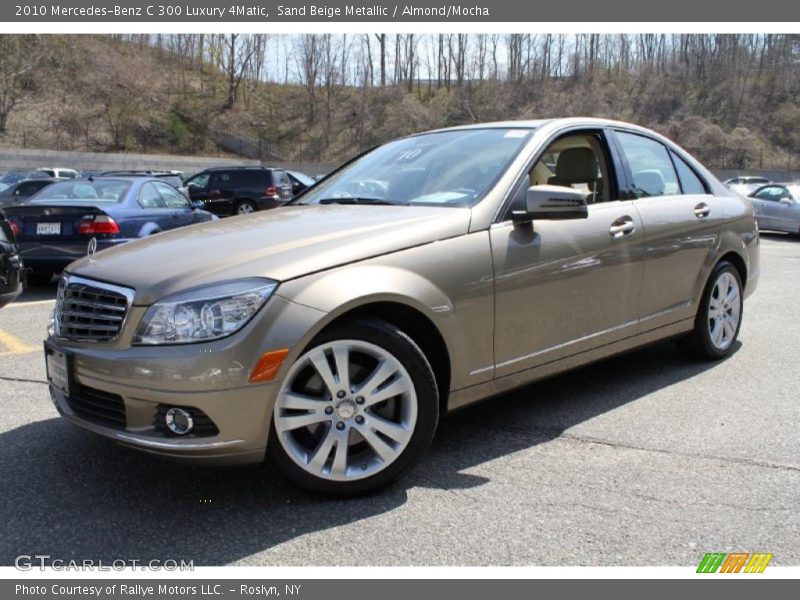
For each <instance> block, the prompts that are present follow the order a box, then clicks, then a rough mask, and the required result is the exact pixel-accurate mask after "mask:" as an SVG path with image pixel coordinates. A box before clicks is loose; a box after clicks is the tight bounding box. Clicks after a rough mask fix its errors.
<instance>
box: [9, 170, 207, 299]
mask: <svg viewBox="0 0 800 600" xmlns="http://www.w3.org/2000/svg"><path fill="white" fill-rule="evenodd" d="M5 211H6V216H7V217H8V220H9V221H10V222H11V225H12V227H14V229H15V231H16V235H17V239H18V241H19V245H20V248H21V253H22V257H23V259H24V261H25V266H26V268H27V269H29V272H28V281H29V282H30V283H31V284H33V285H44V284H46V283H48V282H49V281H50V280H51V279H52V277H53V274H54V273H58V272H60V271H61V270H62V269H63V268H64V267H65V266H67V265H68V264H69V263H71V262H72V261H74V260H75V259H77V258H80V257H82V256H85V255H86V252H87V244H88V242H89V241H90V240H91V239H93V238H94V239H95V240H96V250H97V251H98V252H99V251H100V250H104V249H107V248H113V247H116V246H119V245H121V244H125V243H127V242H129V241H131V240H134V239H137V238H143V237H147V236H151V235H153V234H155V233H161V232H162V231H167V230H170V229H175V228H178V227H183V226H185V225H192V224H195V223H202V222H205V221H211V220H212V219H214V218H216V217H214V216H213V215H212V214H211V213H208V212H206V211H204V210H200V209H199V206H192V204H191V203H190V202H189V200H187V199H186V198H185V197H184V196H183V195H182V194H181V193H180V192H178V191H177V190H176V189H175V188H174V187H172V186H171V185H169V184H168V183H164V182H163V181H161V180H159V179H155V178H152V177H98V178H94V179H75V180H71V181H60V182H57V183H54V184H52V185H50V186H48V187H46V188H44V189H43V190H42V191H41V192H39V193H38V194H36V195H35V196H33V197H31V198H30V199H29V200H28V201H26V202H25V203H24V204H22V205H19V206H13V207H8V208H6V209H5Z"/></svg>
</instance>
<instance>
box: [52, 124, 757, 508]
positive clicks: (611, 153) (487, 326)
mask: <svg viewBox="0 0 800 600" xmlns="http://www.w3.org/2000/svg"><path fill="white" fill-rule="evenodd" d="M758 245H759V238H758V231H757V228H756V225H755V221H754V218H753V208H752V206H751V205H750V203H749V202H748V201H747V200H745V199H743V198H741V197H739V196H738V195H737V194H735V193H733V192H731V191H729V190H728V189H727V188H726V187H725V186H723V185H722V184H721V183H720V182H719V181H718V180H717V179H716V178H714V176H713V175H712V174H711V173H709V171H708V170H706V169H705V168H704V167H703V166H702V165H700V164H699V163H698V162H697V161H696V160H694V159H693V158H692V157H691V156H689V155H688V154H687V153H686V152H685V151H683V150H682V149H680V148H679V147H677V146H676V145H675V144H673V143H671V142H670V141H669V140H666V139H664V138H663V137H661V136H659V135H657V134H655V133H653V132H651V131H648V130H646V129H642V128H640V127H636V126H633V125H628V124H625V123H618V122H611V121H605V120H597V119H554V120H543V121H523V122H506V123H490V124H483V125H471V126H467V127H457V128H453V129H445V130H440V131H432V132H428V133H421V134H418V135H413V136H410V137H406V138H403V139H400V140H396V141H393V142H390V143H388V144H385V145H383V146H380V147H379V148H377V149H374V150H372V151H370V152H368V153H366V154H364V155H363V156H361V157H359V158H357V159H355V160H353V161H351V162H349V163H347V164H346V165H344V166H342V167H341V168H340V169H338V170H337V171H335V172H334V173H332V174H331V175H329V176H328V177H327V178H325V179H324V180H322V181H321V182H319V183H318V184H317V185H315V186H313V187H312V188H310V189H309V190H308V191H307V192H306V193H304V194H303V195H302V196H300V197H298V198H297V199H296V200H295V201H293V202H292V203H290V204H289V205H287V206H286V207H284V208H280V209H277V210H272V211H268V212H264V213H258V214H253V215H246V216H242V217H234V218H230V219H226V220H223V221H219V222H214V223H207V224H200V225H196V226H192V227H188V228H184V229H180V230H176V231H174V232H167V233H162V234H159V235H157V236H154V237H151V238H148V239H144V240H141V241H136V242H132V243H130V244H126V245H125V246H124V247H119V248H114V249H111V250H105V251H103V252H100V253H97V254H96V255H93V256H87V257H86V258H84V259H82V260H80V261H78V262H75V263H73V264H72V265H70V266H69V268H68V269H67V271H66V273H65V275H64V277H63V279H62V282H61V285H60V287H59V291H58V299H57V303H56V307H55V310H54V313H53V317H52V320H51V324H50V327H49V332H48V333H49V335H48V339H47V341H46V344H45V352H46V359H47V369H48V380H49V383H50V392H51V395H52V398H53V401H54V403H55V405H56V407H57V408H58V410H59V412H60V413H61V414H62V415H63V416H64V418H66V419H67V420H69V421H71V422H73V423H75V424H77V425H80V426H82V427H85V428H86V429H89V430H91V431H94V432H96V433H98V434H101V435H104V436H106V437H108V438H111V439H113V440H116V441H117V442H119V443H121V444H124V445H127V446H130V447H132V448H137V449H139V450H143V451H146V452H151V453H155V454H159V455H163V456H166V457H172V458H180V459H188V460H192V461H195V462H197V463H222V464H232V463H246V462H256V461H261V460H263V459H264V458H265V456H267V457H268V458H269V459H270V460H271V461H272V462H273V463H274V465H275V466H277V467H278V468H279V469H280V470H281V471H282V472H283V473H285V474H286V475H287V476H288V477H289V478H291V479H292V480H293V481H295V482H296V483H297V484H299V485H301V486H303V487H305V488H307V489H310V490H314V491H319V492H324V493H331V494H345V495H346V494H357V493H363V492H367V491H370V490H373V489H376V488H379V487H381V486H383V485H385V484H387V483H388V482H390V481H391V480H393V479H395V478H396V477H398V476H399V475H400V474H402V473H403V472H404V471H406V470H407V469H409V468H410V467H411V466H412V465H413V464H414V463H415V462H417V461H418V460H419V459H420V457H421V456H422V455H423V453H424V452H425V450H426V448H427V447H428V445H429V443H430V442H431V439H432V437H433V435H434V432H435V430H436V426H437V422H438V420H439V418H440V416H441V415H442V414H444V413H445V412H447V411H449V410H453V409H456V408H459V407H462V406H465V405H467V404H470V403H472V402H476V401H478V400H482V399H485V398H488V397H490V396H493V395H496V394H499V393H502V392H504V391H506V390H510V389H512V388H516V387H519V386H523V385H526V384H529V383H530V382H532V381H535V380H537V379H541V378H543V377H547V376H550V375H553V374H555V373H559V372H561V371H564V370H567V369H571V368H573V367H577V366H580V365H584V364H586V363H589V362H591V361H596V360H598V359H602V358H604V357H607V356H610V355H612V354H616V353H619V352H623V351H627V350H631V349H632V348H635V347H637V346H641V345H643V344H648V343H651V342H654V341H657V340H665V339H675V340H677V341H678V342H679V344H680V345H681V347H682V348H684V349H685V350H686V351H687V352H689V353H691V354H692V355H694V356H696V357H698V358H701V359H719V358H722V357H725V356H726V355H728V354H729V353H730V352H731V351H732V349H733V348H734V345H735V342H736V338H737V335H738V332H739V327H740V324H741V322H742V310H743V300H744V298H745V297H746V296H748V295H749V294H750V293H752V292H753V290H754V289H755V287H756V282H757V280H758V274H759V258H758V257H759V253H758ZM620 376H623V375H622V374H620Z"/></svg>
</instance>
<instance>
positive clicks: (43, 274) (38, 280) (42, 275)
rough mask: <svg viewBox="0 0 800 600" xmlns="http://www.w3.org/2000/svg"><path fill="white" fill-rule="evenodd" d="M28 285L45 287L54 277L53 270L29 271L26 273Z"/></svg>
mask: <svg viewBox="0 0 800 600" xmlns="http://www.w3.org/2000/svg"><path fill="white" fill-rule="evenodd" d="M26 279H27V281H28V285H33V286H37V287H44V286H46V285H48V284H49V283H50V281H51V280H52V279H53V272H52V271H28V273H27V275H26Z"/></svg>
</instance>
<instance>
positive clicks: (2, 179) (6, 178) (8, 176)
mask: <svg viewBox="0 0 800 600" xmlns="http://www.w3.org/2000/svg"><path fill="white" fill-rule="evenodd" d="M28 173H29V171H8V172H7V173H3V175H2V176H0V183H5V184H7V185H11V184H13V183H17V182H18V181H22V180H23V179H25V176H26V175H27V174H28Z"/></svg>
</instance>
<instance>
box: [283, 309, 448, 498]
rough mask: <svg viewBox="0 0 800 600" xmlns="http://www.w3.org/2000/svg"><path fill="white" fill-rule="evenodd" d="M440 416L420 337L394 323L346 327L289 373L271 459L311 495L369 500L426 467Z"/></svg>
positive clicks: (324, 338) (318, 342) (333, 330)
mask: <svg viewBox="0 0 800 600" xmlns="http://www.w3.org/2000/svg"><path fill="white" fill-rule="evenodd" d="M438 418H439V400H438V392H437V387H436V382H435V379H434V375H433V371H432V370H431V367H430V364H429V363H428V361H427V360H426V358H425V356H424V354H423V353H422V351H421V350H420V349H419V347H418V346H417V345H416V344H415V343H414V342H413V340H411V338H409V337H408V336H407V335H406V334H404V333H403V332H402V331H400V330H399V329H397V328H396V327H394V326H393V325H390V324H389V323H386V322H384V321H379V320H353V321H343V322H342V323H339V324H335V325H333V326H332V327H330V328H328V329H326V330H325V331H323V332H322V333H321V334H320V335H318V336H317V337H316V338H315V339H314V340H313V341H312V342H311V344H310V345H309V347H308V348H307V349H306V351H305V352H304V353H303V354H302V355H301V356H300V357H299V358H298V359H297V361H296V362H295V363H294V365H292V367H291V369H290V370H289V373H288V374H287V376H286V378H285V379H284V382H283V385H282V386H281V389H280V391H279V393H278V397H277V399H276V402H275V407H274V410H273V415H272V427H271V434H270V439H269V442H268V444H267V453H268V455H269V457H270V460H271V461H272V462H273V463H274V464H275V465H276V466H277V467H278V468H279V469H280V470H281V471H282V472H283V473H284V474H285V475H286V476H287V477H289V479H291V480H292V481H294V482H295V483H297V484H298V485H300V486H301V487H303V488H305V489H307V490H310V491H313V492H319V493H325V494H332V495H339V496H353V495H358V494H364V493H368V492H372V491H375V490H377V489H379V488H381V487H384V486H386V485H388V484H389V483H390V482H391V481H393V480H394V479H396V478H397V477H399V476H400V475H401V474H402V473H403V472H405V471H406V470H407V469H409V468H411V467H412V466H413V465H414V464H415V463H416V462H417V461H418V460H419V458H420V457H421V456H422V454H423V453H424V452H425V450H426V449H427V448H428V446H429V445H430V442H431V440H432V439H433V434H434V432H435V430H436V424H437V421H438Z"/></svg>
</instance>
